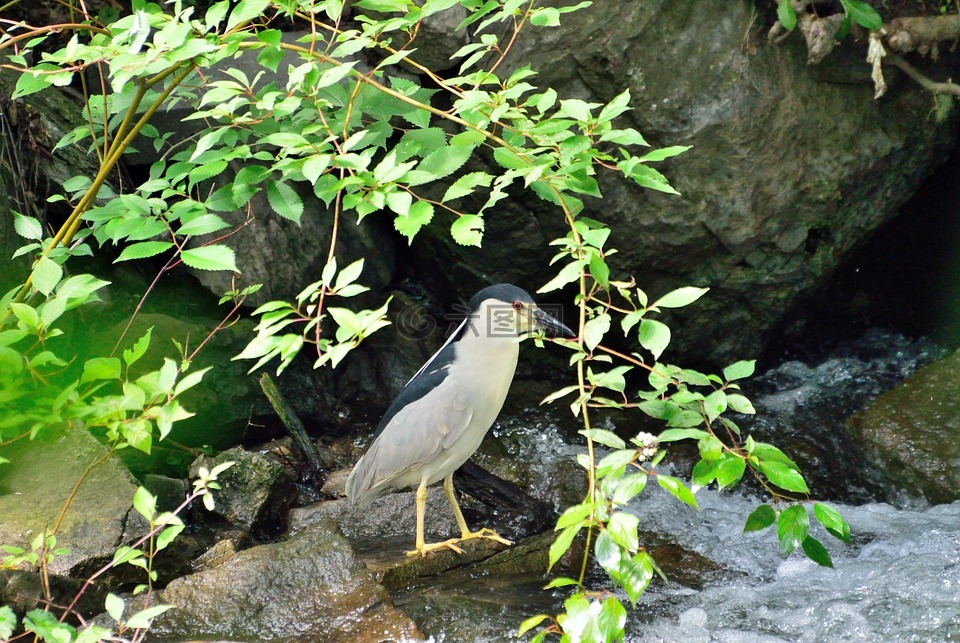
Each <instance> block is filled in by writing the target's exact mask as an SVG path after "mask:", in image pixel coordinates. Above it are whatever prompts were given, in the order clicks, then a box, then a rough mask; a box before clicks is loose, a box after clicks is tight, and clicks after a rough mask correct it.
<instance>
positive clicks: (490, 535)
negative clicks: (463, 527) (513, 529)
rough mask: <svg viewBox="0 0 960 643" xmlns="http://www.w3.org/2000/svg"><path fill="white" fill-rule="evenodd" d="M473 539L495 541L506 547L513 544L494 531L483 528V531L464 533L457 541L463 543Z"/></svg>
mask: <svg viewBox="0 0 960 643" xmlns="http://www.w3.org/2000/svg"><path fill="white" fill-rule="evenodd" d="M473 538H486V539H487V540H495V541H497V542H498V543H501V544H503V545H507V546H508V547H509V546H510V545H512V544H513V542H511V541H509V540H507V539H506V538H504V537H503V536H501V535H500V534H498V533H497V532H495V531H494V530H492V529H488V528H487V527H484V528H483V529H478V530H477V531H465V532H463V534H462V535H461V536H460V538H459V540H460V541H464V540H471V539H473Z"/></svg>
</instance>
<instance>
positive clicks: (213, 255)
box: [180, 244, 240, 272]
mask: <svg viewBox="0 0 960 643" xmlns="http://www.w3.org/2000/svg"><path fill="white" fill-rule="evenodd" d="M180 258H181V259H183V263H185V264H186V265H188V266H190V267H191V268H194V269H196V270H229V271H231V272H240V270H238V269H237V264H236V255H235V254H234V252H233V248H228V247H227V246H223V245H220V244H216V245H212V246H201V247H199V248H190V249H189V250H184V251H183V252H181V253H180Z"/></svg>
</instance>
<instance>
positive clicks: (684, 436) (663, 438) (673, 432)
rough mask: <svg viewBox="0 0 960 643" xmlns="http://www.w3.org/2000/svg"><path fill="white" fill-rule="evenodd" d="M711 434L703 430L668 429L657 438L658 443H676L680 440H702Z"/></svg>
mask: <svg viewBox="0 0 960 643" xmlns="http://www.w3.org/2000/svg"><path fill="white" fill-rule="evenodd" d="M709 435H710V434H709V433H707V432H706V431H703V430H701V429H667V430H666V431H663V432H662V433H660V435H658V436H657V441H658V442H676V441H678V440H689V439H693V440H700V439H702V438H705V437H707V436H709Z"/></svg>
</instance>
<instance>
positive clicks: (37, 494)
mask: <svg viewBox="0 0 960 643" xmlns="http://www.w3.org/2000/svg"><path fill="white" fill-rule="evenodd" d="M105 453H106V449H105V447H103V446H102V445H101V444H100V443H99V442H97V441H96V440H95V439H94V438H93V437H91V436H90V434H89V433H87V432H86V431H84V430H71V431H68V432H67V434H66V435H64V436H63V437H61V438H59V439H56V440H46V441H40V440H36V441H28V440H20V441H18V442H15V443H14V444H12V445H10V446H7V447H4V448H3V449H0V455H2V456H3V457H4V458H7V459H8V460H10V464H5V465H3V467H2V468H0V516H2V519H0V544H4V545H15V546H17V547H23V548H25V549H27V550H29V548H30V541H31V540H33V539H34V538H35V537H36V536H37V535H38V534H40V533H42V531H43V529H44V528H45V527H46V528H50V529H52V528H53V527H54V525H55V524H56V522H57V517H58V516H59V515H60V510H61V508H62V506H63V503H64V502H65V501H66V499H67V498H68V496H69V495H70V490H71V489H72V488H73V486H74V485H75V484H76V483H77V481H78V480H80V479H81V478H82V477H83V474H84V472H85V471H86V469H87V467H89V466H90V465H91V464H92V463H93V462H95V461H96V460H97V459H98V458H101V457H102V456H103V455H104V454H105ZM136 490H137V484H136V481H135V480H134V479H133V476H131V475H130V472H129V471H127V469H126V467H124V466H123V465H122V464H121V463H120V461H119V460H118V459H117V458H116V457H110V458H107V459H106V460H104V462H102V463H101V464H100V465H98V466H96V467H94V468H93V469H92V470H91V471H90V473H89V474H88V475H87V477H86V479H85V480H84V481H83V484H81V485H80V487H79V489H78V491H77V493H76V495H75V496H74V498H73V502H71V503H70V508H69V509H68V510H67V512H66V514H64V518H63V522H62V523H61V524H60V528H59V530H58V531H57V534H56V535H57V547H66V548H67V549H69V550H70V553H68V554H65V555H63V556H59V557H57V558H55V559H54V561H53V563H51V564H50V566H49V569H50V571H51V572H53V573H57V574H65V573H68V572H70V571H71V570H76V569H77V568H78V567H81V566H82V567H83V568H84V569H88V568H89V567H90V566H91V565H95V564H97V563H98V561H101V562H102V561H106V560H109V559H110V558H112V557H113V552H114V550H115V549H116V548H117V547H118V546H120V545H121V544H123V543H128V542H130V541H131V540H132V539H134V538H135V537H137V536H140V535H143V534H144V533H146V527H147V525H146V523H145V522H144V521H143V520H142V519H141V518H140V516H139V514H137V513H136V512H135V511H133V509H132V507H131V503H132V501H133V494H134V492H136Z"/></svg>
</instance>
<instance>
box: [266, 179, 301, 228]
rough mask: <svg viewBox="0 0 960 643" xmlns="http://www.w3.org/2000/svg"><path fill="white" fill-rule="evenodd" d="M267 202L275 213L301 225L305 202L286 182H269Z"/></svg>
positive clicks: (271, 180)
mask: <svg viewBox="0 0 960 643" xmlns="http://www.w3.org/2000/svg"><path fill="white" fill-rule="evenodd" d="M267 201H268V202H269V203H270V207H271V208H273V211H274V212H276V213H277V214H279V215H280V216H281V217H283V218H284V219H289V220H291V221H294V222H296V223H298V224H299V223H300V217H301V215H303V201H302V200H301V199H300V195H299V194H297V191H296V190H294V189H293V188H292V187H290V185H289V184H287V183H286V182H285V181H274V180H273V179H270V180H268V181H267Z"/></svg>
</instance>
